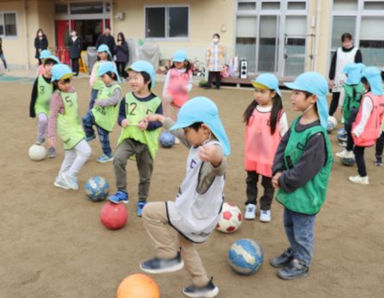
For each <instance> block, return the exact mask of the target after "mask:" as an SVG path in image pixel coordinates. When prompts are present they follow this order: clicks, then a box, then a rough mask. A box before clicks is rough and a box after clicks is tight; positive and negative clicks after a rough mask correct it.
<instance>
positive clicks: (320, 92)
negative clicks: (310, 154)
mask: <svg viewBox="0 0 384 298" xmlns="http://www.w3.org/2000/svg"><path fill="white" fill-rule="evenodd" d="M284 85H285V86H287V87H288V88H289V89H292V90H299V91H306V92H309V93H312V94H315V95H316V96H317V101H316V106H317V112H318V113H319V118H320V123H321V126H322V127H324V128H325V129H326V128H327V126H328V101H327V92H328V84H327V80H326V79H325V78H324V76H322V75H321V74H319V73H317V72H304V73H302V74H301V75H299V76H298V77H297V78H296V80H295V81H294V82H293V83H285V84H284Z"/></svg>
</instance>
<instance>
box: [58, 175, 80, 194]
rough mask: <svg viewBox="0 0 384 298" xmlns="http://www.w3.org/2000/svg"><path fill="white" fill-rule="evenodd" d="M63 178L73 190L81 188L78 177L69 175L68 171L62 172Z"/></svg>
mask: <svg viewBox="0 0 384 298" xmlns="http://www.w3.org/2000/svg"><path fill="white" fill-rule="evenodd" d="M61 175H62V177H63V180H64V181H65V183H66V184H67V185H68V186H69V188H71V189H73V190H78V189H79V184H77V178H76V177H75V176H71V175H68V173H65V172H64V173H62V174H61Z"/></svg>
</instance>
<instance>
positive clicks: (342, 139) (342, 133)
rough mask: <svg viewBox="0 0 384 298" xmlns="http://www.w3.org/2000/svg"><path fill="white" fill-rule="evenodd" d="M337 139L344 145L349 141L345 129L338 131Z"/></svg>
mask: <svg viewBox="0 0 384 298" xmlns="http://www.w3.org/2000/svg"><path fill="white" fill-rule="evenodd" d="M336 138H337V140H338V141H339V143H344V142H346V141H347V131H346V130H345V128H344V127H342V128H340V129H339V130H338V131H337V135H336Z"/></svg>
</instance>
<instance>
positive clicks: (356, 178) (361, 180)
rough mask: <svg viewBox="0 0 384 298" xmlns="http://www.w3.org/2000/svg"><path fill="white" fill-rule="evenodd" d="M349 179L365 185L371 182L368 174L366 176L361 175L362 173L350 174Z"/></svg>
mask: <svg viewBox="0 0 384 298" xmlns="http://www.w3.org/2000/svg"><path fill="white" fill-rule="evenodd" d="M349 181H351V182H353V183H358V184H363V185H367V184H369V179H368V176H365V177H361V176H360V175H357V176H349Z"/></svg>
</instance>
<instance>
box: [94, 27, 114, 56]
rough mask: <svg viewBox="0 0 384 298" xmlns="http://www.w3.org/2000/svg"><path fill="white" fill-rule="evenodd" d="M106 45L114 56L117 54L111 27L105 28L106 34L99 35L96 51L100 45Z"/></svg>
mask: <svg viewBox="0 0 384 298" xmlns="http://www.w3.org/2000/svg"><path fill="white" fill-rule="evenodd" d="M102 44H106V45H107V46H108V48H109V51H110V52H111V54H112V56H113V55H114V54H115V38H114V37H113V36H112V35H111V27H109V26H105V30H104V33H103V34H101V35H99V37H98V38H97V41H96V49H98V48H99V46H100V45H102Z"/></svg>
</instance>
